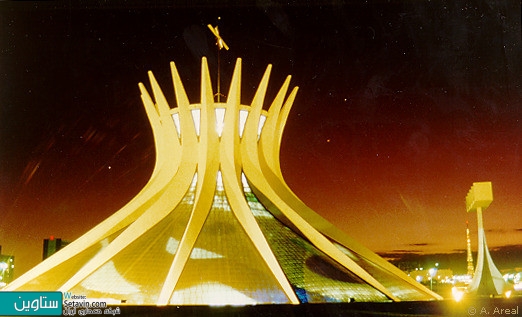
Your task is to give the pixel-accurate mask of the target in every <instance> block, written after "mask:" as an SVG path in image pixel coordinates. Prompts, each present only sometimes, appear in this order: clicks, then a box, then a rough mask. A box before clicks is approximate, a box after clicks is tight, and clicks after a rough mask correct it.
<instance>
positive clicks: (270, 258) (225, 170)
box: [220, 59, 299, 304]
mask: <svg viewBox="0 0 522 317" xmlns="http://www.w3.org/2000/svg"><path fill="white" fill-rule="evenodd" d="M240 79H241V60H240V59H238V61H237V64H236V67H235V70H234V75H233V77H232V83H231V86H230V91H229V93H228V99H227V104H226V105H227V108H226V114H225V124H224V127H225V128H224V131H223V135H222V137H221V143H222V146H221V147H220V150H221V151H220V155H221V159H220V162H221V170H222V176H223V184H224V187H225V192H226V193H227V198H228V201H229V204H230V207H231V209H232V212H233V213H234V215H235V216H236V218H237V219H238V221H239V223H240V224H241V226H242V227H243V228H244V229H245V232H246V234H247V235H248V236H249V237H250V240H251V241H252V243H253V244H254V245H255V247H256V249H257V251H258V252H259V253H260V254H261V256H262V258H263V260H264V261H265V262H266V264H267V265H268V266H269V267H270V269H271V271H272V274H274V276H275V277H276V280H277V281H278V282H279V285H280V286H281V288H282V289H283V291H284V293H285V294H286V296H287V297H288V299H289V301H290V303H292V304H298V303H299V300H298V299H297V296H296V295H295V293H294V292H293V289H292V287H291V285H290V284H289V282H288V280H287V278H286V276H285V274H284V272H283V270H282V269H281V267H280V265H279V263H278V262H277V259H276V258H275V256H274V254H273V253H272V250H271V249H270V246H269V245H268V243H267V241H266V239H265V237H264V235H263V232H262V231H261V229H260V228H259V225H258V224H257V222H256V220H255V218H254V216H253V214H252V212H251V211H250V207H249V206H248V203H247V201H246V200H245V195H244V192H243V186H242V184H241V156H240V151H239V126H238V122H239V120H238V119H239V106H240V105H241V102H240V99H241V98H240V96H241V95H240V87H241V85H240Z"/></svg>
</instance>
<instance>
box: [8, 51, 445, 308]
mask: <svg viewBox="0 0 522 317" xmlns="http://www.w3.org/2000/svg"><path fill="white" fill-rule="evenodd" d="M270 70H271V66H268V68H267V69H266V71H265V73H264V75H263V77H262V79H261V82H260V84H259V87H258V88H257V91H256V93H255V96H254V98H253V100H252V103H251V105H244V104H241V59H238V60H237V63H236V66H235V69H234V73H233V77H232V81H231V84H230V89H229V92H228V97H227V98H226V99H227V100H226V102H216V101H215V99H214V94H213V91H212V84H211V80H210V75H209V70H208V66H207V60H206V59H205V58H203V60H202V66H201V99H200V102H199V103H190V102H189V99H188V97H187V95H186V93H185V89H184V87H183V84H182V81H181V79H180V76H179V74H178V71H177V70H176V66H175V64H174V63H171V71H172V78H173V83H174V92H175V103H176V106H175V107H174V108H171V106H170V105H169V101H167V98H166V97H165V96H164V94H163V92H162V90H161V89H160V86H159V85H158V83H157V81H156V79H155V78H154V75H153V74H152V73H151V72H149V79H150V85H151V88H152V93H153V96H154V98H152V97H151V95H150V94H149V92H148V91H147V89H146V88H145V86H144V85H143V84H141V83H140V84H139V88H140V90H141V94H142V101H143V105H144V107H145V110H146V113H147V115H148V118H149V121H150V124H151V127H152V131H153V135H154V142H155V148H156V162H155V167H154V170H153V172H152V175H151V177H150V180H149V182H148V183H147V184H146V186H145V187H144V188H143V189H142V190H141V192H140V193H138V194H137V195H136V196H135V197H134V198H133V199H132V200H131V201H130V202H129V203H128V204H127V205H125V206H124V207H123V208H122V209H120V210H119V211H117V212H116V213H114V214H113V215H112V216H110V217H109V218H108V219H106V220H105V221H103V222H102V223H100V224H99V225H97V226H96V227H94V228H93V229H91V230H90V231H88V232H87V233H85V234H84V235H83V236H81V237H80V238H78V239H77V240H75V241H74V242H72V243H70V244H69V245H68V246H67V247H65V248H64V249H62V250H61V251H59V252H57V253H56V254H54V255H53V256H51V257H49V258H48V259H46V260H45V261H43V262H42V263H40V264H39V265H37V266H36V267H34V268H33V269H31V270H30V271H28V272H27V273H26V274H24V275H22V276H21V277H20V278H18V279H17V280H15V281H13V282H12V283H11V284H10V285H8V286H7V287H6V288H5V289H4V290H8V291H13V290H17V291H25V290H27V291H29V290H31V291H43V290H58V291H62V292H71V293H73V294H81V295H85V296H86V297H87V298H89V299H96V300H104V301H107V302H108V303H114V304H121V303H126V304H129V305H253V304H279V303H280V304H300V303H308V302H309V303H325V302H350V301H366V302H383V301H411V300H434V299H440V296H438V295H437V294H435V293H433V292H431V291H430V290H428V289H427V288H425V287H424V286H422V285H421V284H419V283H417V282H416V281H414V280H413V279H411V278H409V277H408V276H407V275H406V274H405V273H403V272H402V271H400V270H399V269H398V268H396V267H395V266H393V265H391V264H390V263H389V262H387V261H386V260H384V259H383V258H381V257H379V256H378V255H377V254H375V253H373V252H372V251H370V250H369V249H367V248H365V247H364V246H362V245H361V244H359V243H358V242H356V241H354V240H353V239H351V238H350V237H349V236H348V235H346V234H345V233H344V232H343V231H341V230H339V229H337V228H336V227H334V226H333V225H332V224H331V223H329V222H328V221H326V220H325V219H324V218H322V217H321V216H319V215H318V214H317V213H315V212H314V211H313V210H311V209H310V208H309V207H307V206H306V205H305V204H304V203H303V202H302V201H301V200H300V199H299V198H298V197H297V196H296V195H295V194H294V193H293V192H292V191H291V189H290V188H289V187H288V186H287V184H286V183H285V181H284V180H283V176H282V173H281V169H280V164H279V150H280V146H281V138H282V133H283V129H284V126H285V123H286V121H287V118H288V115H289V111H290V108H291V106H292V104H293V101H294V99H295V96H296V93H297V87H295V88H293V89H292V90H291V92H290V93H289V94H288V95H287V91H288V88H289V83H290V76H288V77H287V79H286V81H285V82H284V83H283V85H282V87H281V88H280V90H279V92H278V94H277V95H276V97H275V99H274V100H273V101H272V102H271V105H270V106H269V108H268V110H264V109H263V105H264V103H265V100H264V99H265V93H266V90H267V86H268V80H269V75H270Z"/></svg>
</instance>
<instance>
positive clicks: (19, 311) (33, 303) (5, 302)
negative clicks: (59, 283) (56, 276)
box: [0, 292, 62, 316]
mask: <svg viewBox="0 0 522 317" xmlns="http://www.w3.org/2000/svg"><path fill="white" fill-rule="evenodd" d="M61 314H62V293H61V292H0V316H59V315H61Z"/></svg>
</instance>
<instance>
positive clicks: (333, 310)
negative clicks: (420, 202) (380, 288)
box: [120, 297, 522, 316]
mask: <svg viewBox="0 0 522 317" xmlns="http://www.w3.org/2000/svg"><path fill="white" fill-rule="evenodd" d="M520 306H522V297H515V298H510V299H504V298H482V299H467V300H463V301H461V302H459V303H456V302H455V301H451V300H444V301H432V302H398V303H346V304H301V305H257V306H241V307H232V306H225V307H211V306H166V307H156V306H120V309H121V316H485V315H489V316H505V315H517V316H520V312H521V311H522V310H520Z"/></svg>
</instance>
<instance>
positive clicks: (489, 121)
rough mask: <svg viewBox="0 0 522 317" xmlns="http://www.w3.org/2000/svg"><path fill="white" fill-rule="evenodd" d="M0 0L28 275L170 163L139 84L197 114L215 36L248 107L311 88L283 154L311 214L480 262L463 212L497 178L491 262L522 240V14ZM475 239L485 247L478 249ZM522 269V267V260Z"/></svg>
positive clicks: (385, 241)
mask: <svg viewBox="0 0 522 317" xmlns="http://www.w3.org/2000/svg"><path fill="white" fill-rule="evenodd" d="M208 3H209V2H198V3H197V4H195V5H194V6H192V7H173V6H168V5H167V2H165V3H162V2H161V1H159V2H154V4H155V5H154V6H147V5H132V4H131V5H129V3H127V5H126V6H125V7H123V6H118V5H111V6H110V7H105V6H85V5H81V4H78V5H72V4H69V5H61V4H58V5H57V4H49V3H47V2H44V3H33V2H22V3H13V2H8V3H1V4H0V13H1V14H2V19H0V23H1V25H0V39H1V40H0V41H1V42H0V48H1V52H0V54H1V55H0V58H1V66H0V81H1V82H0V87H2V89H1V91H0V101H1V104H0V120H1V122H0V149H1V150H0V175H1V176H0V210H1V222H0V245H2V253H5V254H13V255H15V256H16V263H17V267H18V270H17V275H18V274H20V273H21V272H22V271H25V270H27V269H28V268H29V267H31V266H33V265H34V264H36V263H38V262H39V261H40V259H41V244H42V240H43V239H44V238H46V237H48V236H50V235H54V236H56V237H61V238H63V239H65V240H74V239H75V238H77V237H79V236H80V235H81V234H82V233H84V232H86V231H87V230H88V229H90V228H92V227H93V226H94V225H96V224H97V223H99V222H101V221H102V220H103V219H105V218H106V217H107V216H108V215H110V214H112V213H113V212H115V211H116V210H118V209H119V208H120V207H121V206H123V205H124V204H125V203H126V202H127V201H128V200H130V199H131V198H132V197H133V195H134V194H136V193H137V192H138V191H139V190H140V189H141V187H142V186H143V185H144V184H145V183H146V181H147V180H148V177H149V176H150V173H151V171H152V166H153V162H154V149H153V144H152V136H151V132H150V128H149V126H148V122H147V118H146V116H145V113H144V111H143V109H142V105H141V100H140V97H139V91H138V88H137V83H138V82H140V81H143V82H146V81H147V71H148V70H149V69H150V70H153V71H154V72H155V74H156V77H157V78H158V80H159V81H160V84H161V85H162V87H164V89H165V91H166V93H167V94H169V93H172V91H171V88H170V86H171V84H170V78H169V76H170V73H169V62H170V61H175V62H176V63H177V65H178V69H179V70H180V73H181V76H182V79H183V81H184V83H185V86H186V88H187V91H188V93H189V97H190V98H191V100H192V101H193V102H197V98H198V97H197V96H198V93H199V68H200V60H201V57H202V56H207V57H208V58H209V62H210V67H211V68H212V70H211V71H212V72H213V73H215V69H216V50H215V46H214V42H213V38H212V35H211V34H210V32H209V31H208V30H207V29H206V24H208V23H212V24H215V23H216V22H217V21H218V20H217V18H218V17H221V19H220V20H219V24H220V30H221V34H222V35H223V37H224V38H225V40H226V41H227V43H228V45H229V46H230V48H231V50H230V51H228V52H224V53H223V56H222V61H223V73H222V74H223V76H222V78H223V83H222V86H224V90H225V89H226V86H227V85H228V79H229V78H230V72H231V67H232V65H233V64H234V61H235V58H237V57H242V58H243V72H244V74H243V90H244V92H243V102H244V103H245V104H248V103H250V101H251V97H252V95H253V93H254V91H255V89H256V86H257V84H258V82H259V80H260V78H261V76H262V73H263V72H264V69H265V67H266V65H267V64H269V63H272V64H273V65H274V68H273V71H272V81H271V91H269V93H270V94H272V95H273V94H275V91H276V90H277V89H278V88H279V86H280V85H281V84H282V81H283V79H284V77H285V76H286V75H288V74H291V75H293V81H292V83H293V85H297V86H299V87H300V91H299V94H298V98H297V99H296V102H295V105H294V108H293V109H292V112H291V114H290V117H289V121H288V124H287V129H286V131H285V135H284V140H283V149H282V159H281V161H282V167H283V173H284V175H285V179H286V180H287V182H288V183H289V185H290V187H291V188H293V189H294V191H295V192H296V193H297V195H298V196H299V197H301V199H302V200H304V201H305V202H306V203H307V204H308V205H309V206H310V207H312V208H313V209H314V210H316V211H317V212H318V213H320V214H322V215H323V216H324V217H326V218H327V219H329V220H331V221H332V222H334V223H335V224H336V225H337V226H339V227H340V228H341V229H343V230H345V231H346V232H347V233H348V234H350V235H351V236H352V237H354V238H356V239H357V240H359V241H361V242H362V243H364V244H365V245H366V246H368V247H370V248H371V249H372V250H374V251H377V252H387V253H400V252H410V253H411V252H416V253H437V252H443V253H451V252H455V251H458V250H462V249H464V248H465V221H466V220H469V221H470V228H471V230H472V232H475V230H476V220H475V215H468V214H466V211H465V205H464V198H465V196H466V194H467V191H468V189H469V188H470V186H471V185H472V183H473V182H476V181H492V182H493V190H494V195H495V201H494V202H493V204H492V205H491V206H490V208H489V209H487V210H486V212H485V213H484V216H485V220H484V221H485V225H486V228H487V229H488V232H487V239H488V243H489V245H490V246H491V247H505V246H513V245H515V246H516V245H520V244H521V242H522V217H520V216H519V209H520V208H521V207H522V166H521V161H520V159H521V155H522V153H521V152H520V151H521V150H520V149H519V147H520V145H521V142H522V122H521V121H520V120H522V107H521V106H522V105H521V100H522V99H521V95H522V88H521V82H522V80H521V76H520V74H522V62H521V61H522V54H521V27H520V3H516V1H508V0H506V1H494V2H492V1H485V0H484V1H478V0H475V1H472V0H470V1H463V0H457V1H451V2H447V1H431V2H430V1H406V0H405V1H391V3H388V1H378V2H372V1H367V2H363V1H361V2H357V1H353V2H338V3H337V2H335V1H334V2H332V3H333V4H332V3H327V4H325V3H323V4H322V5H319V4H308V5H292V6H280V5H277V4H275V2H270V3H269V2H265V1H260V2H257V4H253V3H252V4H243V5H241V6H237V5H235V6H224V5H219V6H216V5H209V4H208ZM473 241H475V240H473ZM521 261H522V259H521Z"/></svg>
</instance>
